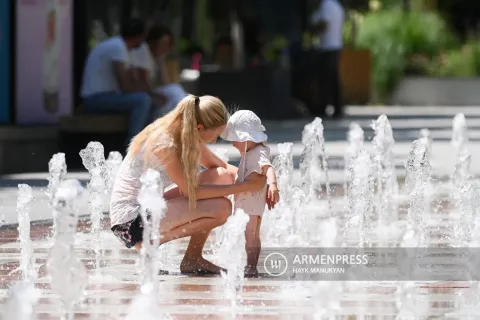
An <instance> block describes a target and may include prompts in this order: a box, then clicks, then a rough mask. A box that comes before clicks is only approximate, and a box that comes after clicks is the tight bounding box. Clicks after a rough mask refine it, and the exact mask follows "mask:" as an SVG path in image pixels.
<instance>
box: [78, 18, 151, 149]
mask: <svg viewBox="0 0 480 320" xmlns="http://www.w3.org/2000/svg"><path fill="white" fill-rule="evenodd" d="M120 33H121V34H120V36H117V37H112V38H109V39H106V40H104V41H102V42H100V43H98V44H97V45H96V46H95V47H94V48H93V49H92V50H91V51H90V54H89V55H88V58H87V62H86V64H85V69H84V72H83V82H82V88H81V96H82V98H83V107H84V109H85V112H87V113H94V114H105V113H128V114H129V116H130V125H129V132H128V142H129V141H130V139H131V138H133V137H134V136H135V135H136V134H137V133H138V132H140V131H141V130H142V129H143V128H144V127H145V126H146V124H147V122H148V118H149V115H150V110H151V108H152V97H151V96H150V95H149V94H148V93H147V92H144V91H143V90H142V89H141V88H138V86H137V85H136V83H135V81H134V78H133V76H132V72H131V69H130V55H129V51H130V50H131V49H133V48H137V47H139V46H140V45H141V44H142V43H143V41H144V39H145V37H146V33H147V27H146V23H145V22H144V21H143V20H141V19H131V20H129V21H127V22H125V23H123V24H122V26H121V31H120Z"/></svg>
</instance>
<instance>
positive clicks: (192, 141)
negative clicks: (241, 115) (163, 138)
mask: <svg viewBox="0 0 480 320" xmlns="http://www.w3.org/2000/svg"><path fill="white" fill-rule="evenodd" d="M187 99H188V100H187V101H184V108H183V119H182V120H183V121H182V122H183V125H182V130H181V133H180V141H181V156H180V160H181V162H182V169H183V173H184V176H185V184H186V186H187V190H185V191H186V192H187V195H188V202H189V207H190V210H192V211H193V210H194V209H195V208H196V202H197V199H196V195H195V193H196V189H197V187H198V176H199V171H200V170H199V165H198V164H199V162H200V136H199V134H198V128H197V125H198V122H199V121H198V120H200V122H201V119H200V112H199V108H200V98H198V97H195V96H193V95H190V96H189V97H188V98H187Z"/></svg>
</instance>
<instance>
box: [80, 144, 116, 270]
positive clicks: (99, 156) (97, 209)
mask: <svg viewBox="0 0 480 320" xmlns="http://www.w3.org/2000/svg"><path fill="white" fill-rule="evenodd" d="M80 157H81V158H82V162H83V165H84V166H85V168H86V169H87V170H88V173H89V174H90V182H89V183H88V191H89V208H90V220H91V222H92V229H91V233H92V235H93V239H92V240H93V249H94V251H95V271H96V273H97V276H98V275H99V270H100V260H101V257H100V255H101V247H102V239H101V237H100V232H101V229H102V226H101V220H102V215H103V194H104V192H105V186H106V185H107V184H108V183H109V182H108V178H107V172H106V170H107V169H106V166H105V155H104V150H103V145H102V144H101V143H100V142H95V141H93V142H89V143H88V145H87V147H86V148H85V149H83V150H81V151H80Z"/></svg>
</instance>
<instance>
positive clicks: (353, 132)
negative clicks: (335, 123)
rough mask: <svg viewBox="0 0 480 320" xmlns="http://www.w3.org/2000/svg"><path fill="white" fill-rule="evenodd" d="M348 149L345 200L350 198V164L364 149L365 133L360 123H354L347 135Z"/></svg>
mask: <svg viewBox="0 0 480 320" xmlns="http://www.w3.org/2000/svg"><path fill="white" fill-rule="evenodd" d="M347 140H348V143H349V144H348V147H347V150H346V152H345V156H344V161H345V165H344V167H345V182H344V185H343V192H344V195H345V198H347V197H348V189H349V188H348V183H349V181H350V170H349V168H350V162H351V159H352V158H353V157H354V156H355V155H356V154H357V153H358V152H359V151H360V150H362V149H363V142H364V132H363V129H362V127H360V125H359V124H358V123H355V122H352V123H351V124H350V127H349V130H348V133H347Z"/></svg>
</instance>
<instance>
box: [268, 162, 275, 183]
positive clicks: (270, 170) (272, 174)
mask: <svg viewBox="0 0 480 320" xmlns="http://www.w3.org/2000/svg"><path fill="white" fill-rule="evenodd" d="M267 183H268V184H270V185H272V184H274V185H277V176H276V175H275V170H273V167H272V166H268V168H267Z"/></svg>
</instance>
